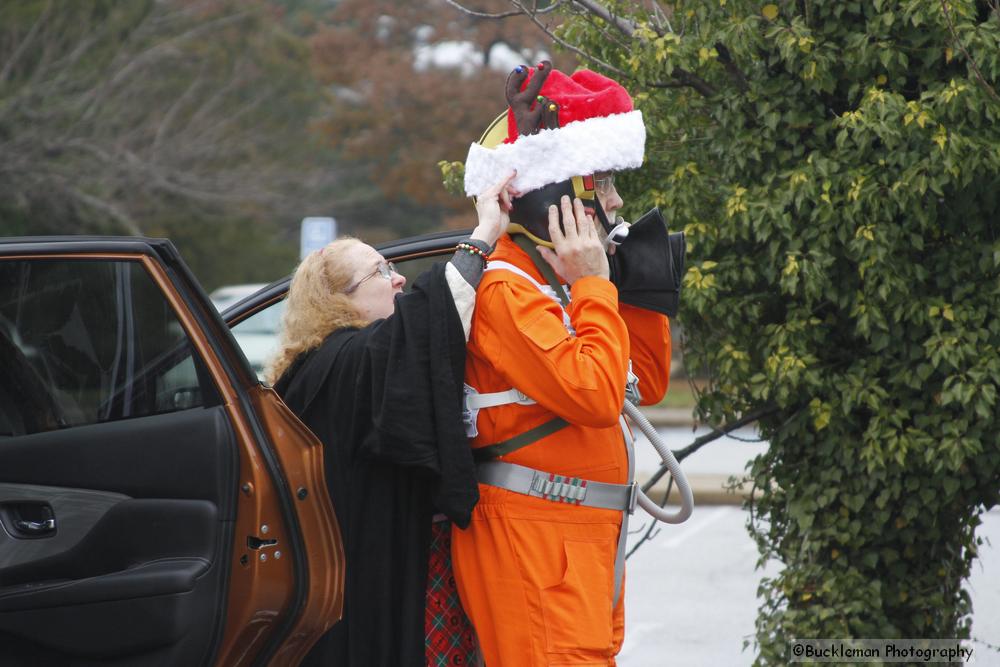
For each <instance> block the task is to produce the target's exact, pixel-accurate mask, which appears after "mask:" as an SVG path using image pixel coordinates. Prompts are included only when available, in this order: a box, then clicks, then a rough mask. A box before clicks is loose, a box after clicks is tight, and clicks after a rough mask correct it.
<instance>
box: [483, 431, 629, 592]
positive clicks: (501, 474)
mask: <svg viewBox="0 0 1000 667" xmlns="http://www.w3.org/2000/svg"><path fill="white" fill-rule="evenodd" d="M618 421H619V424H620V425H621V429H622V435H623V436H624V438H625V451H626V452H627V454H628V479H630V480H631V479H634V477H635V452H634V448H633V443H632V433H631V431H629V429H628V424H626V423H625V417H624V416H622V417H619V418H618ZM476 477H477V478H478V480H479V482H480V483H481V484H489V485H490V486H496V487H499V488H501V489H506V490H507V491H513V492H514V493H522V494H524V495H526V496H532V497H534V498H542V499H543V500H550V501H552V502H557V503H567V504H570V505H581V506H583V507H597V508H600V509H607V510H616V511H618V512H621V513H622V527H621V530H620V531H619V533H618V546H617V549H616V551H615V575H614V576H615V597H614V601H613V603H612V606H615V605H617V604H618V599H619V598H620V597H621V592H622V582H623V581H624V575H625V544H626V542H627V541H628V517H629V515H630V514H632V513H633V512H635V505H636V499H637V498H638V493H637V491H638V488H639V487H638V486H637V485H636V483H635V482H634V481H633V482H631V483H629V484H611V483H608V482H594V481H591V480H587V479H581V478H579V477H568V476H566V475H557V474H555V473H551V472H545V471H544V470H535V469H534V468H529V467H527V466H522V465H518V464H516V463H508V462H506V461H481V462H480V463H477V464H476Z"/></svg>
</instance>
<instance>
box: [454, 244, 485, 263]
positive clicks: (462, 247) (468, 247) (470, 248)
mask: <svg viewBox="0 0 1000 667" xmlns="http://www.w3.org/2000/svg"><path fill="white" fill-rule="evenodd" d="M455 250H465V251H468V253H469V254H470V255H477V256H478V257H479V259H481V260H483V266H486V265H487V264H489V263H490V257H489V255H487V254H486V253H485V252H483V251H482V250H480V249H479V248H477V247H476V246H474V245H472V244H471V243H466V242H465V241H462V242H461V243H458V244H456V245H455Z"/></svg>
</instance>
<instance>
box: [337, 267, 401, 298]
mask: <svg viewBox="0 0 1000 667" xmlns="http://www.w3.org/2000/svg"><path fill="white" fill-rule="evenodd" d="M394 273H396V265H395V264H393V263H392V262H387V261H385V260H382V261H381V262H379V263H378V267H377V268H376V269H375V270H374V271H372V272H371V273H369V274H368V275H367V276H365V277H364V278H362V279H361V280H359V281H358V282H356V283H354V284H353V285H351V286H350V287H348V288H347V289H345V290H344V294H350V293H351V292H353V291H354V290H356V289H358V287H360V286H361V283H363V282H364V281H366V280H368V279H369V278H374V277H375V276H382V277H383V278H385V279H386V280H392V274H394Z"/></svg>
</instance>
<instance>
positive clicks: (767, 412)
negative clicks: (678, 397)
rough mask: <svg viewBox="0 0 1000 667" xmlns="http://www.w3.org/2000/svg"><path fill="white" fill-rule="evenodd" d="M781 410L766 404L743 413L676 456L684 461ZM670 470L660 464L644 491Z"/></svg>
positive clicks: (645, 485) (695, 441)
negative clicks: (733, 432)
mask: <svg viewBox="0 0 1000 667" xmlns="http://www.w3.org/2000/svg"><path fill="white" fill-rule="evenodd" d="M779 410H780V408H778V407H777V406H775V405H766V406H764V407H761V408H758V409H756V410H753V411H751V412H748V413H747V414H745V415H743V416H742V417H740V418H739V419H737V420H736V421H734V422H730V423H729V424H726V425H725V426H721V427H719V428H717V429H713V430H712V432H711V433H706V434H705V435H703V436H700V437H697V438H695V439H694V442H692V443H691V444H690V445H688V446H687V447H684V448H683V449H678V450H677V451H675V452H674V457H675V458H676V459H677V461H678V462H680V461H683V460H684V459H686V458H687V457H688V456H690V455H691V454H694V453H695V452H696V451H698V450H699V449H701V448H702V447H704V446H705V445H707V444H708V443H710V442H712V441H714V440H718V439H719V438H721V437H722V436H724V435H726V434H727V433H729V432H730V431H735V430H736V429H738V428H742V427H743V426H746V425H747V424H752V423H753V422H755V421H758V420H760V419H763V418H764V417H769V416H771V415H773V414H776V413H777V412H778V411H779ZM668 472H670V469H669V468H667V465H666V464H665V463H664V464H663V465H661V466H660V468H659V470H657V471H656V474H654V475H653V476H652V477H650V478H649V480H647V481H646V483H645V484H643V485H642V490H643V491H644V492H645V491H649V490H650V489H651V488H653V486H655V485H656V483H657V482H659V481H660V479H661V478H662V477H663V476H664V475H665V474H667V473H668Z"/></svg>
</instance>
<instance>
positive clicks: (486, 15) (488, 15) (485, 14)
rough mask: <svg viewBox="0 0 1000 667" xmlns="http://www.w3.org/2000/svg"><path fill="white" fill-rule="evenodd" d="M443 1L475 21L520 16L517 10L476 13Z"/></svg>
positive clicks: (542, 11)
mask: <svg viewBox="0 0 1000 667" xmlns="http://www.w3.org/2000/svg"><path fill="white" fill-rule="evenodd" d="M444 1H445V2H446V3H448V4H449V5H451V6H452V7H454V8H455V9H457V10H458V11H460V12H463V13H464V14H468V15H469V16H475V17H476V18H477V19H509V18H510V17H512V16H521V15H522V13H521V12H520V11H518V10H514V11H511V12H501V13H499V14H491V13H489V12H478V11H476V10H474V9H469V8H468V7H463V6H462V5H460V4H458V3H457V2H455V0H444ZM561 4H562V2H557V3H555V4H554V5H553V6H552V7H548V8H546V9H543V10H539V11H538V12H537V13H539V14H543V13H548V12H550V11H552V10H553V9H555V8H556V7H557V6H558V5H561Z"/></svg>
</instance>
